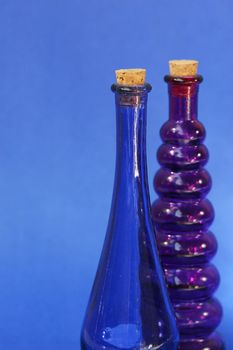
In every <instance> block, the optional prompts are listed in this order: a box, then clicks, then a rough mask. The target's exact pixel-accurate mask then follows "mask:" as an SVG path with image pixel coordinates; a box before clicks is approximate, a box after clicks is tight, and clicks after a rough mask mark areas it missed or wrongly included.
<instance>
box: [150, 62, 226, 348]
mask: <svg viewBox="0 0 233 350" xmlns="http://www.w3.org/2000/svg"><path fill="white" fill-rule="evenodd" d="M171 62H172V61H171ZM176 62H178V63H179V62H180V63H181V62H182V61H176ZM188 62H189V61H186V63H187V64H188ZM192 62H193V61H192ZM165 81H166V82H167V83H168V91H169V104H170V111H169V120H168V121H167V122H166V123H165V124H164V125H163V126H162V128H161V131H160V133H161V138H162V141H163V144H162V145H161V146H160V148H159V149H158V154H157V157H158V161H159V163H160V165H161V168H160V169H159V171H158V172H157V173H156V175H155V177H154V188H155V190H156V192H157V194H158V195H159V199H157V200H156V201H155V202H154V203H153V206H152V217H153V222H154V225H155V228H156V232H157V242H158V248H159V252H160V256H161V260H162V264H163V268H164V272H165V277H166V281H167V285H168V289H169V293H170V297H171V300H172V302H173V305H174V309H175V313H176V318H177V324H178V328H179V331H180V336H181V342H180V349H182V350H184V349H185V350H204V349H205V350H206V349H208V350H219V349H223V343H222V340H221V338H220V336H219V335H218V334H217V333H215V331H214V330H215V328H216V327H217V326H218V325H219V323H220V320H221V317H222V308H221V305H220V304H219V302H218V300H217V299H216V298H214V297H213V293H214V292H215V290H216V289H217V287H218V285H219V273H218V271H217V269H216V267H215V266H214V265H213V264H211V262H210V260H211V258H212V257H213V256H214V255H215V253H216V250H217V242H216V239H215V237H214V235H213V233H212V232H211V231H209V227H210V225H211V223H212V221H213V219H214V209H213V206H212V204H211V203H210V201H209V200H208V199H206V195H207V193H208V192H209V190H210V188H211V177H210V175H209V173H208V171H207V170H206V169H205V168H204V166H205V164H206V163H207V161H208V157H209V156H208V150H207V148H206V146H205V145H204V144H203V141H204V139H205V128H204V126H203V125H202V124H201V123H200V122H199V121H198V119H197V96H198V87H199V84H200V83H201V81H202V77H201V76H200V75H197V74H196V73H194V75H188V76H187V75H186V76H177V75H175V76H174V75H167V76H166V77H165Z"/></svg>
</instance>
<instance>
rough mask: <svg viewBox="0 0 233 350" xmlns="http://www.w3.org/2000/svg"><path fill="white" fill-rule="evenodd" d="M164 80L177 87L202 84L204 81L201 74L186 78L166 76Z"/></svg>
mask: <svg viewBox="0 0 233 350" xmlns="http://www.w3.org/2000/svg"><path fill="white" fill-rule="evenodd" d="M164 80H165V81H166V83H172V84H177V85H191V84H195V83H196V84H200V83H201V82H202V81H203V77H202V75H200V74H196V75H192V76H191V75H190V76H185V77H178V76H173V75H165V77H164Z"/></svg>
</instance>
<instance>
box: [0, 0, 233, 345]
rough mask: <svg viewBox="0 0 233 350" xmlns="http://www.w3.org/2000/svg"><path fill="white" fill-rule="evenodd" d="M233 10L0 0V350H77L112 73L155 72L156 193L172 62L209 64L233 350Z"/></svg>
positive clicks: (207, 92)
mask: <svg viewBox="0 0 233 350" xmlns="http://www.w3.org/2000/svg"><path fill="white" fill-rule="evenodd" d="M232 13H233V2H232V1H231V0H204V1H203V0H195V1H191V0H189V1H187V0H176V1H168V0H156V1H155V0H147V1H143V0H131V1H130V0H124V1H115V0H101V1H94V0H86V1H81V0H70V1H64V0H63V1H62V0H40V1H33V0H21V1H18V0H0V281H1V284H0V286H1V287H0V349H4V350H37V349H38V350H41V349H43V350H47V349H49V350H55V349H56V350H61V349H62V350H63V349H65V350H72V349H75V350H77V349H79V333H80V327H81V323H82V319H83V315H84V311H85V308H86V304H87V300H88V296H89V292H90V289H91V285H92V282H93V279H94V275H95V271H96V267H97V263H98V259H99V256H100V251H101V248H102V244H103V239H104V235H105V230H106V225H107V220H108V215H109V210H110V203H111V196H112V188H113V177H114V166H115V106H114V96H113V94H112V92H111V91H110V85H111V84H112V82H113V81H114V79H115V77H114V69H116V68H129V67H146V68H147V80H148V82H150V83H151V84H152V86H153V91H152V92H151V94H150V96H149V106H148V142H147V144H148V167H149V179H150V189H151V198H152V199H154V198H155V193H154V191H153V188H152V186H151V184H152V178H153V174H154V173H155V171H156V169H157V168H158V164H157V161H156V149H157V147H158V146H159V144H160V139H159V128H160V126H161V125H162V123H163V122H164V121H165V120H166V118H167V116H168V103H167V86H166V84H165V83H164V82H163V76H164V75H165V74H166V73H167V72H168V64H167V61H168V60H169V59H172V58H175V59H177V58H190V59H198V60H199V61H200V69H199V72H200V73H201V74H203V75H204V79H205V80H204V83H203V84H202V85H201V87H200V100H199V116H200V120H201V121H202V122H203V123H204V124H205V126H206V128H207V140H206V144H207V146H208V147H209V150H210V154H211V159H210V161H209V164H208V169H209V171H210V172H211V174H212V177H213V182H214V187H213V189H212V191H211V194H210V196H209V198H210V199H211V201H212V202H213V204H214V206H215V209H216V219H215V222H214V224H213V226H212V228H213V231H214V232H215V233H216V235H217V238H218V242H219V252H218V255H217V257H216V258H215V260H214V261H215V263H216V265H217V266H218V268H219V270H220V273H221V276H222V282H221V287H220V288H219V290H218V292H217V296H218V297H219V298H220V299H221V301H222V304H223V307H224V311H225V316H224V320H223V322H222V324H221V327H220V329H221V332H222V334H223V335H224V337H225V339H226V343H227V344H228V345H229V346H228V349H231V348H230V346H232V345H230V344H232V341H231V337H232V334H231V333H232V331H231V328H232V324H231V322H232V321H233V318H232V316H231V312H232V311H233V304H232V293H233V274H232V253H233V234H232V217H233V216H232V211H233V187H232V183H233V154H232V149H233V127H232V125H233V104H232V97H233V91H232V81H233V69H232V62H233V40H232V36H233V21H232Z"/></svg>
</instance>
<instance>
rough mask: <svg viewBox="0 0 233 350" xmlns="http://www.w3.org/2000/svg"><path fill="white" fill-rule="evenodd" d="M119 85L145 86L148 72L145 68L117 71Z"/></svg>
mask: <svg viewBox="0 0 233 350" xmlns="http://www.w3.org/2000/svg"><path fill="white" fill-rule="evenodd" d="M115 73H116V80H117V84H119V85H127V86H131V85H144V84H145V80H146V70H145V69H143V68H135V69H118V70H116V71H115Z"/></svg>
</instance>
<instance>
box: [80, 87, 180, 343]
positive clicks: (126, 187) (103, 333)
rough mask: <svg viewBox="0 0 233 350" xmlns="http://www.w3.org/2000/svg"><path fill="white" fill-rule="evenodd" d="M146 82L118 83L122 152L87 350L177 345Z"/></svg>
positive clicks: (84, 338)
mask: <svg viewBox="0 0 233 350" xmlns="http://www.w3.org/2000/svg"><path fill="white" fill-rule="evenodd" d="M150 90H151V86H150V85H149V84H144V85H138V86H124V85H119V84H114V85H113V86H112V91H113V92H114V93H115V98H116V117H117V156H116V172H115V184H114V190H113V199H112V207H111V213H110V218H109V224H108V229H107V234H106V238H105V242H104V247H103V251H102V255H101V258H100V262H99V266H98V270H97V274H96V278H95V282H94V285H93V288H92V292H91V296H90V300H89V304H88V307H87V311H86V316H85V320H84V324H83V329H82V334H81V348H82V350H110V349H111V350H115V349H129V350H133V349H136V350H137V349H144V350H146V349H152V350H155V349H160V350H175V349H177V344H178V333H177V328H176V323H175V318H174V315H173V311H172V308H171V305H170V302H169V299H168V296H167V290H166V286H165V282H164V277H163V273H162V270H161V267H160V262H159V259H158V253H157V248H156V243H155V238H154V237H155V236H154V230H153V225H152V222H151V217H150V199H149V192H148V183H147V165H146V107H147V94H148V92H149V91H150Z"/></svg>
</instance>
